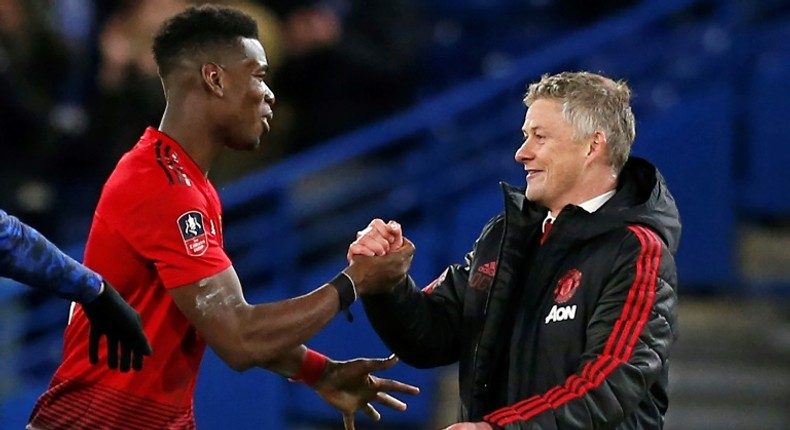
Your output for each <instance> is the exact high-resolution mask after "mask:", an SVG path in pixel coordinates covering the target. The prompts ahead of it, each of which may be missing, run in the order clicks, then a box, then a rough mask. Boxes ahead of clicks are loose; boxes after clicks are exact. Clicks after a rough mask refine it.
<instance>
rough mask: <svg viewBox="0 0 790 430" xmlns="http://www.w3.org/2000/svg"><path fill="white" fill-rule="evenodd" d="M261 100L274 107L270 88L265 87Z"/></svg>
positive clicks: (272, 93)
mask: <svg viewBox="0 0 790 430" xmlns="http://www.w3.org/2000/svg"><path fill="white" fill-rule="evenodd" d="M263 100H264V101H266V103H269V104H270V105H274V103H275V98H274V92H273V91H272V90H271V88H269V87H266V92H265V93H264V95H263Z"/></svg>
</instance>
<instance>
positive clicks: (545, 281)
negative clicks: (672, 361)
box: [347, 72, 680, 430]
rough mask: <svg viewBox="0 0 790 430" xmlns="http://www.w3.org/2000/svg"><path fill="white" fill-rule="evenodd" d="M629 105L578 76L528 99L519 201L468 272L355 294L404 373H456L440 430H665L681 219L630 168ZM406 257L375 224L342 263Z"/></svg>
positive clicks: (479, 246) (542, 85)
mask: <svg viewBox="0 0 790 430" xmlns="http://www.w3.org/2000/svg"><path fill="white" fill-rule="evenodd" d="M630 98H631V91H630V89H629V88H628V86H627V85H626V84H625V83H624V82H615V81H613V80H611V79H608V78H606V77H603V76H600V75H596V74H592V73H586V72H581V73H560V74H557V75H546V76H543V77H542V78H541V80H540V81H539V82H536V83H533V84H532V85H530V87H529V90H528V92H527V95H526V96H525V98H524V103H525V104H526V105H527V106H528V109H527V113H526V116H525V120H524V125H523V127H522V130H523V133H524V142H523V143H522V145H521V147H520V148H519V149H518V150H517V151H516V155H515V158H516V161H517V162H519V163H520V164H523V165H524V169H525V170H526V172H527V174H526V180H527V187H526V190H524V189H523V188H522V189H517V188H514V187H510V186H507V185H503V187H502V188H503V194H504V200H505V210H504V212H503V213H501V214H500V215H498V216H496V217H494V218H493V219H491V220H490V221H489V222H488V224H487V225H486V226H485V227H484V228H483V231H482V233H481V234H480V237H479V238H478V240H477V241H476V242H475V244H474V247H473V249H472V251H471V252H470V253H469V254H468V255H467V257H466V262H465V264H455V265H452V266H450V267H448V268H447V270H445V272H444V273H443V274H442V275H441V276H440V277H439V278H438V279H437V280H436V281H434V282H433V283H432V284H431V285H429V286H428V287H426V288H424V289H422V290H419V289H417V288H416V287H415V285H414V283H413V281H412V280H411V278H406V279H404V281H403V282H400V283H399V284H395V285H393V284H391V283H390V284H381V285H376V284H375V283H368V284H367V285H368V287H366V288H363V289H360V290H358V294H359V295H360V296H361V297H362V298H363V303H364V307H365V311H366V313H367V315H368V318H369V319H370V321H371V323H372V325H373V327H374V328H375V330H376V332H377V333H378V334H379V335H380V336H381V337H382V339H383V340H384V342H385V343H386V344H387V346H388V347H389V348H391V349H392V351H393V352H395V353H396V354H397V355H398V356H399V357H400V358H401V360H403V361H404V362H405V363H407V364H410V365H412V366H415V367H420V368H429V367H436V366H442V365H447V364H450V363H454V362H458V363H459V382H460V403H461V408H460V421H463V422H461V423H459V424H455V425H453V426H451V427H450V428H449V429H452V430H463V429H470V430H471V429H477V430H482V429H492V428H504V429H592V428H596V429H602V428H605V429H660V428H662V427H663V424H664V415H665V413H666V410H667V406H668V398H667V384H668V360H669V353H670V349H671V346H672V344H673V342H674V340H675V338H676V334H677V331H676V330H677V319H676V305H677V296H676V289H677V279H676V269H675V263H674V258H673V254H675V252H676V250H677V246H678V241H679V238H680V219H679V215H678V211H677V208H676V206H675V202H674V199H673V198H672V196H671V194H670V193H669V191H668V189H667V186H666V184H665V182H664V180H663V178H662V177H661V174H660V173H659V172H658V171H657V170H656V168H655V167H654V166H653V165H651V164H650V163H648V162H647V161H645V160H642V159H638V158H630V159H629V156H628V155H629V152H630V148H631V144H632V143H633V140H634V136H635V121H634V116H633V114H632V112H631V107H630ZM525 197H526V198H525ZM404 245H405V246H409V247H410V246H412V245H411V243H410V242H409V241H408V240H407V239H405V238H404V237H403V236H402V233H401V230H400V226H399V225H398V224H397V223H396V222H394V221H393V222H390V223H387V224H385V223H384V222H383V221H381V220H374V221H373V222H371V224H370V225H369V227H368V228H367V229H365V230H363V231H361V232H360V233H359V235H358V238H357V240H356V241H355V242H354V243H353V244H352V245H351V246H350V247H349V258H350V259H351V260H356V261H359V260H360V259H366V258H370V257H368V256H369V255H373V254H383V253H386V252H389V251H390V250H393V249H397V248H399V247H400V246H404ZM347 271H349V272H351V277H352V278H354V279H357V278H356V277H355V276H354V275H353V272H354V264H352V265H351V266H350V268H348V269H347ZM372 285H375V286H376V288H370V287H369V286H372Z"/></svg>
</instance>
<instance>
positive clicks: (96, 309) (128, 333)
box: [82, 281, 152, 372]
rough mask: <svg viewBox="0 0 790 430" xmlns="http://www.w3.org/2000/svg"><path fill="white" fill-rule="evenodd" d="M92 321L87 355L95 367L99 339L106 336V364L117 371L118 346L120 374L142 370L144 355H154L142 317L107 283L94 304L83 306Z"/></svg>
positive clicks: (105, 282) (97, 358) (97, 359)
mask: <svg viewBox="0 0 790 430" xmlns="http://www.w3.org/2000/svg"><path fill="white" fill-rule="evenodd" d="M82 310H83V311H84V312H85V316H86V317H87V318H88V321H90V324H91V329H90V337H89V339H88V341H89V346H88V356H89V358H90V361H91V363H92V364H96V363H98V362H99V340H100V339H101V337H102V336H106V337H107V365H108V366H109V367H110V369H116V368H118V347H119V344H120V348H121V352H120V353H121V357H120V358H121V359H120V362H121V367H120V370H121V372H128V371H129V367H130V365H131V367H132V368H134V370H141V369H142V368H143V356H144V355H151V352H152V351H151V345H150V344H149V343H148V338H147V337H146V336H145V332H144V331H143V324H142V322H141V320H140V315H139V314H138V313H137V312H136V311H135V310H134V309H132V307H131V306H129V305H128V304H127V303H126V302H125V301H124V300H123V299H122V298H121V296H120V295H118V292H117V291H115V288H113V287H112V286H111V285H110V284H109V283H108V282H107V281H104V289H103V291H102V292H101V293H100V294H99V296H98V297H96V298H95V299H94V300H93V301H92V302H90V303H88V304H83V305H82Z"/></svg>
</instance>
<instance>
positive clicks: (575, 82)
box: [524, 72, 636, 173]
mask: <svg viewBox="0 0 790 430" xmlns="http://www.w3.org/2000/svg"><path fill="white" fill-rule="evenodd" d="M539 99H553V100H557V101H558V102H560V104H561V105H562V115H563V117H564V118H565V120H566V121H568V122H569V123H570V124H572V125H573V126H574V128H575V129H576V137H577V138H583V137H587V136H590V135H592V134H593V133H594V132H595V131H596V130H603V131H604V132H605V133H606V138H607V142H608V146H609V157H610V158H611V162H612V168H613V170H614V172H615V173H619V172H620V170H622V168H623V166H624V165H625V162H626V161H627V160H628V154H629V153H630V152H631V145H633V143H634V138H635V137H636V120H635V119H634V114H633V112H632V111H631V89H630V88H629V87H628V84H627V83H625V81H614V80H612V79H609V78H607V77H605V76H601V75H598V74H595V73H590V72H562V73H558V74H556V75H549V74H546V75H543V76H542V77H541V78H540V81H538V82H534V83H532V84H530V85H529V88H528V89H527V94H526V95H525V96H524V104H526V105H527V106H529V105H531V104H532V103H533V102H535V101H536V100H539Z"/></svg>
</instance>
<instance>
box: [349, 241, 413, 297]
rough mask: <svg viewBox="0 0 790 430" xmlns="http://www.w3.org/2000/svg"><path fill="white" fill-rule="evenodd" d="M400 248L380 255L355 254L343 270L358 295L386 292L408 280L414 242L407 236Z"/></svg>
mask: <svg viewBox="0 0 790 430" xmlns="http://www.w3.org/2000/svg"><path fill="white" fill-rule="evenodd" d="M402 241H403V244H402V245H401V246H399V247H398V249H396V250H393V249H390V250H389V251H388V252H387V253H385V254H384V255H380V256H378V255H377V256H373V257H369V256H367V255H354V256H353V257H352V258H351V264H349V266H348V267H347V268H346V269H345V270H343V271H344V272H345V273H346V275H348V276H349V277H350V278H351V279H352V280H353V281H354V286H355V287H356V290H357V295H359V296H364V295H369V294H378V293H385V292H387V291H390V290H392V289H393V288H395V286H397V285H399V284H400V283H402V282H403V281H405V280H406V276H407V275H408V273H409V267H411V260H412V258H413V257H414V244H413V243H411V241H409V240H408V239H406V238H405V237H404V238H402Z"/></svg>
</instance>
